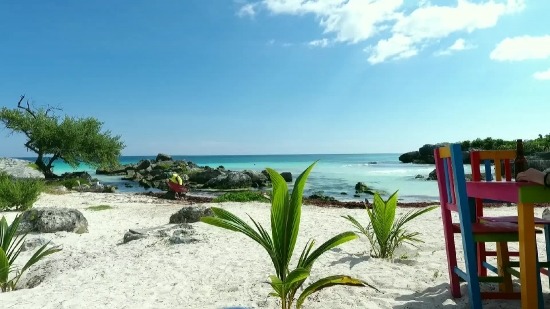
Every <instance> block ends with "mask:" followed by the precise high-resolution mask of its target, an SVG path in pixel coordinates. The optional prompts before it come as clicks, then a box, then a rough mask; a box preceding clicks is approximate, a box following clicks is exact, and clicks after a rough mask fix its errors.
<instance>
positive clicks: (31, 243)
mask: <svg viewBox="0 0 550 309" xmlns="http://www.w3.org/2000/svg"><path fill="white" fill-rule="evenodd" d="M47 243H48V240H46V239H44V238H42V237H36V238H25V242H24V243H23V246H21V251H33V250H34V249H37V248H39V247H42V246H43V245H45V244H47ZM50 244H52V243H50Z"/></svg>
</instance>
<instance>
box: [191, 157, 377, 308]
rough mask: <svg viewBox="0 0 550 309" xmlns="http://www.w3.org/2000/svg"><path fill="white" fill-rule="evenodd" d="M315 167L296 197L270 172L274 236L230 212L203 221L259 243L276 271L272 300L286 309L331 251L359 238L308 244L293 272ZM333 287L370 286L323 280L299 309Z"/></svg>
mask: <svg viewBox="0 0 550 309" xmlns="http://www.w3.org/2000/svg"><path fill="white" fill-rule="evenodd" d="M314 165H315V163H313V164H312V165H311V166H309V167H308V168H307V169H306V170H305V171H304V172H303V173H302V174H301V175H300V176H299V177H298V178H297V179H296V183H295V184H294V190H293V191H292V195H291V196H290V195H289V194H288V188H287V184H286V182H285V180H284V179H283V177H281V175H279V173H277V172H276V171H274V170H272V169H269V168H268V169H267V172H268V173H269V176H270V177H271V182H272V184H273V194H272V199H271V235H269V233H268V232H267V230H266V229H265V228H264V227H262V226H261V225H260V224H259V223H258V222H256V221H255V220H254V219H252V218H250V220H251V221H252V223H253V224H254V226H255V227H256V229H253V228H252V227H251V226H250V225H248V224H247V223H245V222H244V221H243V220H241V219H239V218H238V217H237V216H235V215H233V214H232V213H230V212H229V211H226V210H223V209H221V208H216V207H212V211H213V212H214V216H213V217H203V218H202V219H201V221H203V222H205V223H208V224H211V225H215V226H218V227H221V228H225V229H228V230H230V231H235V232H240V233H243V234H245V235H246V236H248V237H250V238H251V239H252V240H254V241H255V242H257V243H259V244H260V245H261V246H262V247H263V248H264V249H265V250H266V251H267V253H268V254H269V256H270V257H271V262H272V263H273V266H274V268H275V273H276V274H275V275H272V276H270V277H269V278H270V279H271V282H270V283H269V284H270V285H271V287H272V288H273V292H272V293H270V294H269V295H270V296H275V297H278V298H279V299H280V300H281V308H282V309H290V308H291V306H292V304H293V302H294V301H295V296H296V293H297V292H298V290H299V289H300V288H301V287H302V285H303V284H304V282H305V280H306V279H307V278H308V277H309V275H310V271H311V268H312V266H313V263H314V262H315V260H316V259H317V258H318V257H319V256H321V255H322V254H323V253H325V252H327V251H328V250H330V249H332V248H334V247H336V246H338V245H340V244H343V243H345V242H348V241H350V240H353V239H355V238H357V235H356V234H355V233H353V232H344V233H341V234H338V235H336V236H334V237H333V238H331V239H329V240H328V241H326V242H325V243H324V244H322V245H321V246H319V247H318V248H317V249H315V250H313V245H314V243H315V242H314V240H310V241H308V242H307V243H306V246H305V247H304V249H303V250H302V253H301V255H300V258H299V259H298V265H297V267H296V268H295V269H292V270H291V269H290V268H289V264H290V260H291V259H292V255H293V253H294V246H295V244H296V239H297V236H298V231H299V228H300V215H301V210H302V193H303V190H304V186H305V183H306V179H307V177H308V175H309V173H310V171H311V169H312V168H313V166H314ZM333 285H352V286H370V285H368V284H367V283H366V282H364V281H362V280H359V279H355V278H352V277H349V276H343V275H337V276H330V277H326V278H323V279H320V280H318V281H316V282H314V283H312V284H311V285H309V286H308V287H307V288H305V289H304V290H303V291H302V293H301V295H300V296H298V298H297V299H296V308H301V307H302V304H303V302H304V300H305V299H306V298H307V297H308V296H309V295H311V294H313V293H315V292H317V291H319V290H321V289H323V288H326V287H329V286H333Z"/></svg>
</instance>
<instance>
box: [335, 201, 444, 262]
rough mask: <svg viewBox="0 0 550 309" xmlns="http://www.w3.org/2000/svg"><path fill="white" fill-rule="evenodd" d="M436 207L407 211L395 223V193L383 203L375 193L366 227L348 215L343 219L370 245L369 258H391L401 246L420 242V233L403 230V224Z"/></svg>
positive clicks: (368, 210)
mask: <svg viewBox="0 0 550 309" xmlns="http://www.w3.org/2000/svg"><path fill="white" fill-rule="evenodd" d="M437 207H438V206H432V207H428V208H424V209H418V210H416V211H409V212H408V213H406V214H405V215H404V216H402V217H401V218H399V219H398V220H397V221H396V220H395V210H396V208H397V191H396V192H395V193H394V194H392V195H391V196H390V197H389V198H388V200H387V201H384V200H383V199H382V197H381V196H380V195H379V194H378V193H375V194H374V202H373V206H372V209H369V208H368V207H367V214H368V216H369V220H370V222H369V224H368V225H367V226H366V227H364V226H362V225H361V224H360V223H359V222H358V221H357V220H356V219H355V218H354V217H352V216H350V215H348V216H343V217H344V218H345V219H347V220H349V221H350V222H351V223H352V224H353V226H355V228H356V229H357V230H358V231H359V232H360V233H362V234H364V235H365V236H367V238H368V240H369V243H370V245H371V256H373V257H378V258H393V254H394V251H395V249H397V247H399V246H400V245H401V244H403V243H408V244H411V245H414V243H417V242H422V240H420V239H419V238H418V235H420V233H418V232H409V231H407V230H406V229H405V228H404V226H405V224H407V223H408V222H409V221H411V220H413V219H415V218H417V217H418V216H421V215H423V214H425V213H426V212H428V211H430V210H433V209H435V208H437Z"/></svg>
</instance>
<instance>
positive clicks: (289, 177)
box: [281, 172, 292, 182]
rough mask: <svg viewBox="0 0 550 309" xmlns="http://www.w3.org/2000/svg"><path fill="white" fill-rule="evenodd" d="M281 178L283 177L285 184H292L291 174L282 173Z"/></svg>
mask: <svg viewBox="0 0 550 309" xmlns="http://www.w3.org/2000/svg"><path fill="white" fill-rule="evenodd" d="M281 177H283V179H284V180H285V181H286V182H292V173H291V172H282V173H281Z"/></svg>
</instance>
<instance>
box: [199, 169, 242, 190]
mask: <svg viewBox="0 0 550 309" xmlns="http://www.w3.org/2000/svg"><path fill="white" fill-rule="evenodd" d="M251 186H252V179H251V178H250V176H248V175H247V174H245V173H243V172H234V171H231V172H227V173H226V174H222V175H220V176H218V177H216V178H212V179H210V180H208V181H207V182H206V183H205V184H204V188H212V189H241V188H250V187H251Z"/></svg>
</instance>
